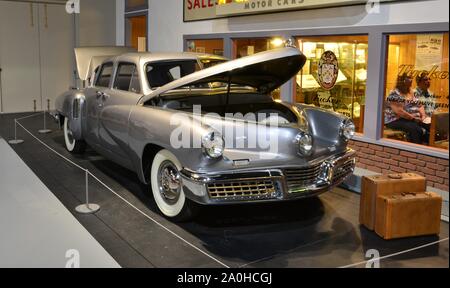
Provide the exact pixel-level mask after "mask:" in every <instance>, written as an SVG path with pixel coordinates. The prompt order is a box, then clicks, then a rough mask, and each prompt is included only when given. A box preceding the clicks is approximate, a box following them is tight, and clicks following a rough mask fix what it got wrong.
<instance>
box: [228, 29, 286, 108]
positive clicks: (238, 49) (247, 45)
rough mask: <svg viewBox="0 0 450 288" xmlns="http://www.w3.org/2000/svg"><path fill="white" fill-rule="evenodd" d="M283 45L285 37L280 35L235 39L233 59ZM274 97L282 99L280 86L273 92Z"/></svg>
mask: <svg viewBox="0 0 450 288" xmlns="http://www.w3.org/2000/svg"><path fill="white" fill-rule="evenodd" d="M283 45H284V42H283V39H282V38H280V37H273V38H245V39H235V40H233V59H238V58H241V57H245V56H250V55H253V54H255V53H259V52H264V51H267V50H271V49H275V48H280V47H282V46H283ZM272 97H273V98H274V99H280V89H279V88H278V89H276V90H274V91H273V92H272Z"/></svg>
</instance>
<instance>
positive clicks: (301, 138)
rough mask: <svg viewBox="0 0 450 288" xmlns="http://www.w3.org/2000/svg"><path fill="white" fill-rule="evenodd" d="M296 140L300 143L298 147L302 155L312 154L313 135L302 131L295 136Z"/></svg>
mask: <svg viewBox="0 0 450 288" xmlns="http://www.w3.org/2000/svg"><path fill="white" fill-rule="evenodd" d="M295 142H296V143H297V144H298V149H299V151H300V153H301V154H302V155H305V156H307V155H310V154H311V152H312V148H313V138H312V136H311V135H309V134H307V133H305V132H300V133H298V134H297V136H296V137H295Z"/></svg>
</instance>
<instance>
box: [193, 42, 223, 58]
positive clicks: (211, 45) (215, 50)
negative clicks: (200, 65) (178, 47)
mask: <svg viewBox="0 0 450 288" xmlns="http://www.w3.org/2000/svg"><path fill="white" fill-rule="evenodd" d="M187 51H188V52H196V53H208V54H213V55H217V56H224V55H223V40H222V39H205V40H188V41H187Z"/></svg>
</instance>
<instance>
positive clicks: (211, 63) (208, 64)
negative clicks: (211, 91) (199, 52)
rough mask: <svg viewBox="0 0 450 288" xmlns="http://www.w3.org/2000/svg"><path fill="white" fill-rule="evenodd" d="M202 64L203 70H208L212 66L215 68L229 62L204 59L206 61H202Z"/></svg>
mask: <svg viewBox="0 0 450 288" xmlns="http://www.w3.org/2000/svg"><path fill="white" fill-rule="evenodd" d="M200 62H202V65H203V69H206V68H210V67H212V66H215V65H217V64H222V63H224V62H227V60H225V59H213V58H204V59H201V60H200Z"/></svg>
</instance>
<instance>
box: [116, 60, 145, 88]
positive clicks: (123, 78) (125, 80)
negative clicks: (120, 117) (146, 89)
mask: <svg viewBox="0 0 450 288" xmlns="http://www.w3.org/2000/svg"><path fill="white" fill-rule="evenodd" d="M113 88H114V89H118V90H122V91H130V92H134V93H139V92H140V90H141V88H140V84H139V76H138V73H137V68H136V65H134V64H130V63H121V64H119V68H117V74H116V79H115V80H114V85H113Z"/></svg>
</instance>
